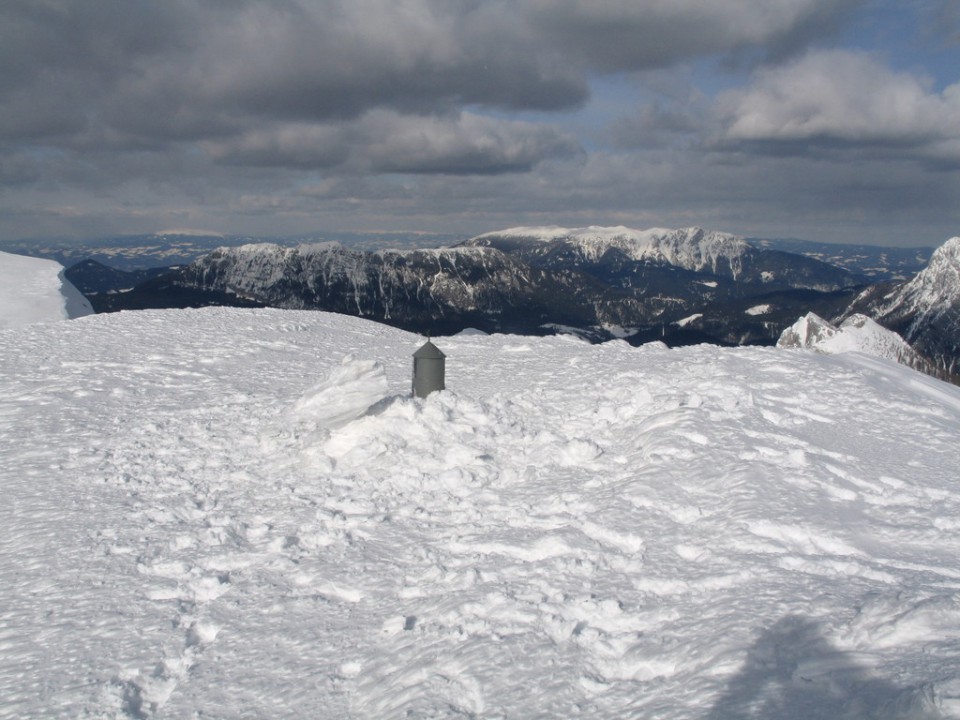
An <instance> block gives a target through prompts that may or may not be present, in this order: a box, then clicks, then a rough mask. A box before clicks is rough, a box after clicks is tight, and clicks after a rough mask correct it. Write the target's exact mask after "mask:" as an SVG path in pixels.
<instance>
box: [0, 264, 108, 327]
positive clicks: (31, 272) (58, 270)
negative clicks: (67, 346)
mask: <svg viewBox="0 0 960 720" xmlns="http://www.w3.org/2000/svg"><path fill="white" fill-rule="evenodd" d="M92 312H93V308H91V307H90V303H89V301H88V300H87V299H86V298H85V297H84V296H83V295H81V294H80V292H79V291H78V290H77V289H76V288H75V287H74V286H73V284H72V283H71V282H70V281H69V280H67V279H66V278H64V277H63V267H62V266H61V265H60V263H58V262H55V261H53V260H43V259H40V258H31V257H26V256H24V255H14V254H12V253H5V252H0V328H5V327H16V326H19V325H27V324H29V323H34V322H48V321H51V320H66V319H70V318H76V317H82V316H84V315H89V314H91V313H92Z"/></svg>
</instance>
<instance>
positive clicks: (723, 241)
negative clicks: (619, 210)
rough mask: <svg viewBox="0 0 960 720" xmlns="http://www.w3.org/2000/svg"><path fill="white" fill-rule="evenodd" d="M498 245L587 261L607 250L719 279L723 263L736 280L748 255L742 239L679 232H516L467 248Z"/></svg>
mask: <svg viewBox="0 0 960 720" xmlns="http://www.w3.org/2000/svg"><path fill="white" fill-rule="evenodd" d="M502 240H508V241H509V240H515V241H534V242H538V243H561V242H562V243H567V244H569V245H571V246H573V247H575V248H577V249H578V250H579V251H580V252H581V253H582V254H583V256H584V257H585V258H586V259H588V260H591V261H596V260H598V259H599V258H600V257H602V256H603V254H604V253H606V252H607V251H609V250H610V249H616V250H619V251H620V252H622V253H624V255H625V256H626V257H629V258H630V259H631V260H652V261H658V262H664V263H667V264H670V265H676V266H678V267H682V268H685V269H687V270H694V271H698V272H700V271H709V272H713V273H717V272H718V269H719V267H720V266H721V263H722V264H725V265H726V266H727V267H729V268H731V269H733V274H734V276H736V274H737V271H736V269H735V268H736V267H737V266H739V265H740V264H741V263H742V256H743V255H744V253H747V252H749V251H750V250H752V247H751V246H750V245H749V244H748V243H747V242H746V241H745V240H743V239H742V238H738V237H736V236H734V235H730V234H728V233H721V232H712V231H707V230H704V229H703V228H699V227H690V228H684V229H679V230H670V229H666V228H651V229H648V230H635V229H632V228H628V227H624V226H617V227H598V226H590V227H584V228H563V227H558V226H545V227H515V228H509V229H507V230H500V231H497V232H490V233H484V234H483V235H478V236H477V237H475V238H472V239H471V240H469V241H468V243H471V244H483V243H487V242H492V241H502Z"/></svg>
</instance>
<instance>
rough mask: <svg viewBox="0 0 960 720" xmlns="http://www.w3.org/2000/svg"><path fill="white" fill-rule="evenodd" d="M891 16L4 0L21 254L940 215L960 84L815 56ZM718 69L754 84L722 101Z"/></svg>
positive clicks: (837, 0) (608, 2)
mask: <svg viewBox="0 0 960 720" xmlns="http://www.w3.org/2000/svg"><path fill="white" fill-rule="evenodd" d="M881 1H883V0H714V1H713V2H703V1H702V0H164V1H163V2H147V1H145V0H144V1H141V0H82V1H78V0H4V1H3V2H0V184H2V186H3V189H4V192H3V193H0V231H2V232H3V233H6V234H8V235H10V234H23V235H29V234H38V233H41V232H63V233H65V234H69V233H70V228H71V227H74V228H82V229H84V230H86V229H87V228H93V227H94V226H95V225H96V222H97V221H96V218H97V217H100V216H102V217H104V218H107V216H109V221H108V220H106V219H105V220H104V222H103V226H104V227H105V228H106V227H109V228H111V229H112V230H116V229H119V228H120V227H121V226H123V227H128V228H130V229H132V230H135V231H142V230H144V229H149V228H150V227H151V225H152V226H153V227H157V226H160V225H174V224H175V225H182V226H199V225H202V224H204V223H206V224H207V225H209V226H212V227H220V228H221V229H224V230H228V229H229V230H232V231H239V232H248V231H249V232H267V233H269V234H276V233H282V232H285V231H290V232H300V231H308V230H310V229H311V228H313V227H315V226H316V225H317V223H321V224H322V223H324V222H327V221H329V222H330V223H331V225H329V227H331V228H335V227H340V228H343V229H349V224H350V223H351V222H357V220H356V217H357V216H358V215H362V218H363V225H364V226H366V227H373V226H376V224H377V223H381V224H382V226H384V227H387V226H389V225H390V223H391V222H393V221H395V220H397V219H398V218H401V219H404V220H405V221H407V222H409V223H410V224H419V225H420V227H422V228H423V229H433V230H450V229H451V228H452V225H454V224H456V225H458V226H462V227H469V228H471V229H476V230H485V229H491V226H493V227H495V226H496V225H497V224H499V223H501V222H502V223H504V224H509V225H516V224H520V223H521V222H545V223H554V222H567V221H571V222H574V221H575V222H582V223H591V224H592V223H598V222H599V223H608V222H623V223H627V224H630V223H634V224H641V225H642V224H677V225H681V224H708V223H710V222H715V223H716V226H717V227H718V229H729V230H732V231H737V229H738V228H741V227H745V226H747V225H748V222H747V220H746V218H747V216H748V214H750V215H751V217H761V216H763V215H770V214H771V213H779V212H784V213H787V214H789V213H790V212H802V213H805V214H806V215H805V216H815V215H816V216H817V217H821V216H822V217H823V218H825V219H824V222H827V221H828V220H829V217H828V215H829V213H827V210H824V213H827V214H826V215H824V214H822V213H821V214H820V215H818V214H817V213H818V211H816V209H815V208H812V205H813V203H814V199H815V198H817V197H818V191H817V188H819V187H823V188H825V189H824V192H823V196H824V202H825V203H826V205H825V207H828V208H829V207H833V206H835V205H837V204H842V203H843V202H844V198H849V202H850V203H851V205H850V207H855V208H857V209H860V208H867V207H868V206H869V205H870V203H872V202H879V203H885V204H884V208H886V207H890V206H892V205H894V204H895V201H892V200H890V198H889V197H888V191H889V194H890V195H895V193H893V191H892V190H889V188H893V187H895V186H896V185H897V183H898V182H905V183H912V185H911V186H912V187H914V188H923V189H925V190H927V191H928V192H927V194H926V195H925V196H924V197H925V198H928V200H924V201H923V206H924V207H933V206H934V205H935V201H936V202H941V200H942V196H943V192H946V191H942V188H947V189H948V190H949V191H952V190H956V182H954V180H955V178H954V177H953V176H951V177H950V178H949V180H948V181H943V180H941V184H940V185H939V186H938V185H936V183H935V182H934V181H933V180H930V177H929V176H928V175H924V174H923V172H921V171H920V170H918V166H919V165H921V164H926V167H928V168H929V167H934V166H935V165H937V163H939V166H938V167H939V171H940V173H941V174H943V173H944V172H946V171H948V170H951V169H955V168H956V166H957V163H958V162H960V149H958V142H960V138H958V136H957V132H956V130H955V125H956V123H955V122H954V121H953V118H955V117H957V116H958V112H957V111H958V98H960V92H958V91H957V86H950V85H949V83H946V85H948V86H947V87H946V88H945V89H943V90H935V89H933V87H932V86H931V85H930V84H928V83H927V82H926V81H925V79H924V78H923V77H922V76H920V75H919V74H918V73H903V72H900V73H897V72H894V71H892V70H890V69H888V68H887V67H886V66H885V65H884V64H883V63H882V62H881V61H880V60H878V59H877V58H875V57H873V56H864V55H862V54H861V55H859V56H858V55H857V54H856V53H851V52H840V53H839V54H835V55H830V54H829V53H827V52H824V51H822V50H816V48H819V47H820V46H821V45H822V44H823V43H824V39H825V38H828V37H835V36H834V35H833V31H834V29H835V28H837V27H839V26H840V25H842V23H843V22H844V21H845V20H846V19H848V16H849V15H850V14H851V13H854V12H856V11H857V10H859V9H861V8H863V7H865V6H867V5H868V4H869V3H871V2H881ZM922 1H923V2H924V3H925V7H932V6H936V7H937V8H941V9H942V10H943V13H944V15H943V17H950V16H951V13H952V12H954V11H955V9H956V3H955V2H954V0H948V1H947V2H942V0H922ZM811 47H813V48H814V50H815V51H812V52H811V51H810V48H811ZM833 52H836V51H833ZM701 59H707V60H708V62H707V63H699V64H696V63H694V62H693V61H696V60H701ZM717 61H719V62H717ZM706 65H709V66H711V67H712V68H716V67H721V68H724V70H723V72H730V73H731V74H730V75H727V76H725V77H724V78H723V79H722V80H721V81H720V82H718V83H717V85H720V84H722V85H723V86H725V87H730V86H731V80H732V83H733V84H739V85H741V86H740V87H739V88H737V89H733V90H729V91H728V92H726V93H725V94H721V96H720V98H719V100H717V101H715V99H714V95H715V94H716V93H717V92H718V89H717V85H711V84H710V83H711V80H716V78H717V76H718V75H719V74H720V71H717V73H716V75H713V76H711V77H708V78H707V82H706V85H704V86H701V87H697V85H698V82H699V81H702V80H703V76H702V75H698V74H697V72H698V70H702V68H703V66H706ZM745 68H746V69H749V68H753V69H754V70H755V71H754V73H753V74H752V75H751V76H750V77H746V76H745V75H744V72H745ZM664 69H667V70H664ZM712 72H713V70H708V71H706V73H707V74H708V75H709V74H710V73H712ZM656 78H659V79H660V80H659V81H660V82H663V83H665V84H668V85H670V89H669V92H666V91H664V90H662V89H656V88H654V84H655V82H656V80H655V79H656ZM643 83H649V84H648V85H647V86H646V89H645V90H644V93H638V94H636V95H634V96H632V97H631V98H630V99H629V100H626V101H624V100H621V99H620V98H619V97H615V95H616V92H618V91H619V90H621V89H624V91H625V92H626V93H627V94H629V93H630V92H632V90H631V88H634V87H636V85H638V84H643ZM612 86H615V87H616V90H615V91H610V90H609V88H610V87H612ZM591 89H593V90H594V91H595V92H596V93H597V94H595V95H591ZM602 90H607V91H608V94H607V95H606V96H603V97H600V96H601V95H602ZM620 103H623V104H622V105H621V104H620ZM521 118H522V119H521ZM584 148H587V149H584ZM614 150H615V151H616V152H614ZM852 154H856V158H857V159H858V160H862V161H863V162H865V163H866V164H868V165H869V167H870V170H871V172H881V169H882V172H884V173H885V174H884V178H885V180H884V182H889V187H887V186H886V185H884V187H883V188H880V189H878V190H876V191H871V190H870V188H869V187H868V186H867V185H863V186H858V185H857V184H856V179H857V176H856V172H855V171H854V169H852V168H854V166H853V165H850V166H845V165H844V163H845V162H848V161H849V159H850V157H851V156H852ZM884 158H887V159H889V160H890V161H891V163H890V164H887V165H883V164H882V163H881V160H883V159H884ZM918 161H919V162H918ZM766 173H775V174H776V179H775V180H771V179H770V178H769V177H767V175H766ZM818 174H819V175H818ZM931 183H932V184H931ZM851 187H852V188H856V187H863V188H864V189H863V191H862V192H853V191H851V192H846V191H845V190H844V188H851ZM838 188H839V191H838ZM791 193H799V194H800V195H802V199H798V198H797V197H790V194H791ZM808 201H809V203H810V207H808V205H807V203H808ZM953 205H955V203H953ZM801 206H802V207H801ZM949 206H950V203H949V202H946V205H943V204H941V206H940V207H941V214H942V215H943V216H944V217H947V218H954V217H956V212H955V211H944V210H943V209H942V208H943V207H949ZM791 208H792V209H791ZM811 208H812V209H811ZM837 212H838V213H839V212H840V210H837ZM951 212H952V214H951ZM351 213H353V215H351ZM351 218H353V219H351ZM248 222H249V223H251V224H250V225H249V226H248V225H247V223H248ZM257 223H260V224H257ZM771 226H772V225H771ZM18 228H19V229H18ZM791 234H797V233H796V232H794V233H791Z"/></svg>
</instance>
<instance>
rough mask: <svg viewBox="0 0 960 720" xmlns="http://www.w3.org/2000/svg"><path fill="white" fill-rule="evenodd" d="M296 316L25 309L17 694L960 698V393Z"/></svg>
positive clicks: (137, 705) (375, 709) (526, 702)
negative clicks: (41, 319)
mask: <svg viewBox="0 0 960 720" xmlns="http://www.w3.org/2000/svg"><path fill="white" fill-rule="evenodd" d="M435 342H436V344H437V345H438V346H439V347H440V348H441V349H442V350H443V351H444V352H445V353H446V355H447V382H446V384H447V387H448V388H449V390H448V391H445V392H442V393H436V394H433V395H431V396H430V397H429V398H427V399H426V400H423V401H419V400H413V399H411V398H410V397H409V384H410V376H409V374H410V367H411V358H410V356H411V354H412V353H413V351H414V350H415V349H416V348H417V346H418V345H419V343H420V340H419V339H418V338H416V337H414V336H412V335H409V334H406V333H403V332H400V331H398V330H394V329H391V328H388V327H385V326H382V325H376V324H373V323H369V322H366V321H363V320H358V319H353V318H347V317H344V316H337V315H330V314H325V313H318V312H313V313H310V312H294V311H281V310H255V311H243V310H231V309H224V308H215V309H205V310H197V311H144V312H140V313H119V314H113V315H95V316H92V317H89V318H84V319H82V320H79V321H77V322H73V323H61V324H58V325H55V326H54V325H44V324H39V325H31V326H27V327H23V328H16V329H10V330H5V331H0V438H2V442H3V449H2V452H0V488H2V493H3V498H4V500H3V502H2V503H0V647H2V652H0V699H2V700H0V717H4V718H14V717H95V718H104V717H105V718H112V717H121V718H122V717H133V718H154V717H157V718H161V717H163V718H167V717H169V718H180V717H216V718H241V717H242V718H250V717H254V718H267V717H270V718H273V717H290V718H294V717H296V718H300V717H312V718H345V717H347V718H350V717H353V718H399V717H435V718H436V717H440V718H445V717H465V716H466V717H471V716H472V717H483V718H487V717H491V718H498V717H499V718H504V717H509V718H528V717H541V718H543V717H546V718H566V717H586V718H611V717H634V718H681V719H683V718H744V717H756V718H796V719H797V720H799V719H801V718H803V719H807V718H814V717H824V718H827V717H829V718H841V717H844V718H877V717H883V718H923V717H960V560H958V558H960V487H958V486H957V467H960V443H958V442H957V440H958V437H960V389H957V388H954V387H952V386H949V385H946V384H943V383H940V382H938V381H935V380H933V379H931V378H928V377H925V376H923V375H920V374H918V373H916V372H913V371H911V370H908V369H905V368H903V367H901V366H898V365H895V364H892V363H889V362H886V361H883V360H879V359H874V358H870V357H868V356H865V355H861V354H846V355H840V356H823V355H818V354H814V353H791V352H786V351H783V350H777V349H773V348H738V349H719V348H715V347H710V346H697V347H689V348H683V349H678V350H667V349H666V348H664V347H663V346H659V345H652V346H645V347H643V348H640V349H636V348H631V347H629V346H628V345H627V344H626V343H623V342H612V343H607V344H604V345H588V344H585V343H581V342H578V341H576V340H573V339H571V338H569V337H552V338H543V339H531V338H520V337H515V336H478V335H473V334H471V335H462V336H457V337H453V338H438V339H435Z"/></svg>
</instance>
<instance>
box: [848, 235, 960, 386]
mask: <svg viewBox="0 0 960 720" xmlns="http://www.w3.org/2000/svg"><path fill="white" fill-rule="evenodd" d="M853 312H862V313H865V314H867V315H870V316H871V317H873V318H875V319H876V320H877V321H878V322H879V323H881V324H882V325H883V326H884V327H887V328H889V329H891V330H893V331H895V332H897V333H899V334H900V335H901V336H903V338H904V340H906V341H907V342H908V343H910V345H911V346H913V347H914V348H915V349H916V350H917V351H918V352H920V353H922V354H923V355H926V356H927V357H929V358H931V359H932V360H933V361H934V362H936V363H937V365H938V366H939V367H941V368H942V369H944V370H946V371H947V372H950V373H952V374H957V373H958V371H960V237H955V238H951V239H950V240H948V241H947V242H946V243H944V244H943V245H942V246H941V247H939V248H938V249H937V250H936V251H934V253H933V255H932V256H931V258H930V262H929V264H928V265H927V267H926V268H924V269H923V270H922V271H921V272H920V273H918V274H917V276H916V277H914V278H913V279H912V280H910V281H909V282H906V283H901V284H884V285H878V286H874V287H871V288H869V289H867V290H866V291H865V292H863V293H862V294H861V295H860V296H858V297H857V298H856V300H855V301H854V302H853V304H852V305H851V307H850V309H849V311H848V313H853Z"/></svg>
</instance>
